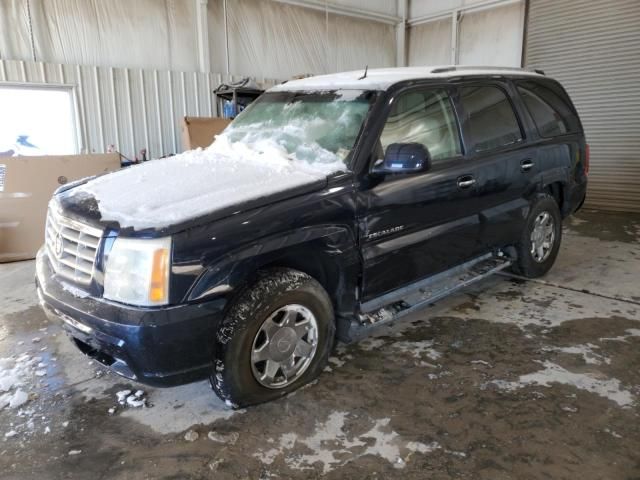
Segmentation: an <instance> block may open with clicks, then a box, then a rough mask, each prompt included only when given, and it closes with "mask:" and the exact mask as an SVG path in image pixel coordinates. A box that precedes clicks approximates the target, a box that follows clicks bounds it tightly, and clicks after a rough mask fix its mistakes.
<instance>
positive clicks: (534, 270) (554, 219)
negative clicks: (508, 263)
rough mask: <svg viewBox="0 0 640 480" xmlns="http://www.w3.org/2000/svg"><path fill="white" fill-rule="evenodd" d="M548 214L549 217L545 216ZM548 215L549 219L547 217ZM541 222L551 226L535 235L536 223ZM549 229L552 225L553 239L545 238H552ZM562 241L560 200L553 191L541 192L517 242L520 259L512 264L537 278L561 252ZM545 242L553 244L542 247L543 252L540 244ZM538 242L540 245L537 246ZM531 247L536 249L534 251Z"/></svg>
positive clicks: (529, 275)
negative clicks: (553, 195)
mask: <svg viewBox="0 0 640 480" xmlns="http://www.w3.org/2000/svg"><path fill="white" fill-rule="evenodd" d="M545 215H547V216H548V217H545ZM545 218H546V219H547V220H546V221H545ZM541 223H542V224H543V225H548V228H547V229H544V228H543V229H541V230H538V234H537V235H535V237H534V230H536V225H538V224H541ZM549 229H552V230H551V231H552V232H553V238H552V240H551V242H548V241H547V242H545V241H544V240H545V239H546V240H548V239H549V236H548V231H549ZM540 234H542V235H540ZM534 240H535V241H534ZM561 241H562V215H561V214H560V209H559V208H558V204H557V202H556V200H555V199H554V198H553V197H552V196H551V195H548V194H544V193H542V194H538V195H537V196H536V198H535V200H534V201H533V203H532V205H531V210H530V211H529V215H528V217H527V221H526V223H525V228H524V229H523V231H522V235H521V237H520V241H519V242H518V244H517V245H516V249H517V252H518V259H517V261H516V262H515V263H514V265H513V271H514V272H515V273H517V274H518V275H522V276H523V277H527V278H537V277H541V276H542V275H544V274H546V273H547V272H548V271H549V270H550V269H551V267H552V266H553V264H554V262H555V260H556V257H557V256H558V250H559V249H560V242H561ZM545 243H551V245H550V247H549V248H548V249H544V248H543V251H542V253H541V250H540V247H541V244H542V245H544V244H545ZM535 246H537V247H538V248H535ZM532 250H535V253H534V252H533V251H532Z"/></svg>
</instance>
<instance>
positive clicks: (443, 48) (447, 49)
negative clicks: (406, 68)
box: [408, 19, 451, 66]
mask: <svg viewBox="0 0 640 480" xmlns="http://www.w3.org/2000/svg"><path fill="white" fill-rule="evenodd" d="M408 37H409V42H408V45H409V47H408V50H409V51H408V56H409V65H410V66H421V65H448V64H450V63H451V20H450V19H445V20H438V21H435V22H428V23H423V24H421V25H416V26H414V27H411V28H409V30H408Z"/></svg>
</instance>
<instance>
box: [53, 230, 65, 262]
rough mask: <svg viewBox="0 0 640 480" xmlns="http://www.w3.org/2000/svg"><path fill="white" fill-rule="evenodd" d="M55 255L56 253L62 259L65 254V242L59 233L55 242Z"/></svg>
mask: <svg viewBox="0 0 640 480" xmlns="http://www.w3.org/2000/svg"><path fill="white" fill-rule="evenodd" d="M53 253H55V254H56V257H58V258H61V257H62V254H63V253H64V240H62V234H61V233H58V234H57V235H56V238H55V240H54V241H53Z"/></svg>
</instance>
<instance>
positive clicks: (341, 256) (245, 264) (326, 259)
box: [184, 225, 360, 305]
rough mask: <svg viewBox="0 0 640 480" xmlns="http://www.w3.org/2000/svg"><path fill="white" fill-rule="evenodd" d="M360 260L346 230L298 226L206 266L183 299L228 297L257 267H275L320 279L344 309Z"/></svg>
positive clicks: (331, 227)
mask: <svg viewBox="0 0 640 480" xmlns="http://www.w3.org/2000/svg"><path fill="white" fill-rule="evenodd" d="M359 262H360V257H359V255H358V250H357V245H356V239H355V235H354V233H353V231H352V230H351V229H350V228H348V227H347V226H336V225H320V226H313V227H305V228H300V229H296V230H292V231H289V232H284V233H279V234H274V235H270V236H267V237H264V238H261V239H259V240H254V241H251V242H249V243H247V244H245V245H242V246H240V247H238V248H235V249H233V250H231V251H229V252H227V253H226V254H224V255H223V256H222V257H220V258H218V259H215V260H214V261H212V262H211V263H210V264H209V265H207V266H206V267H205V269H204V270H203V272H202V273H201V274H200V276H199V277H198V278H197V280H196V281H195V282H194V284H193V286H192V288H190V289H189V290H188V292H187V294H186V296H185V299H184V300H185V301H186V302H194V301H203V300H207V299H210V298H213V297H215V296H217V295H220V294H229V293H230V292H233V291H235V290H237V289H238V288H239V287H241V286H242V285H245V284H246V283H247V282H249V281H250V280H251V278H252V277H253V275H254V274H255V273H256V272H257V271H258V270H259V269H261V268H264V267H267V266H276V265H277V266H288V267H292V268H297V269H299V270H301V271H304V272H306V273H308V274H310V275H312V276H314V277H319V276H322V277H324V278H316V279H317V280H318V281H319V282H320V283H322V284H323V286H324V287H325V288H326V289H327V291H328V292H329V294H330V296H332V297H333V299H334V303H335V304H337V305H342V304H343V303H344V299H343V298H342V297H343V296H345V292H350V293H351V295H353V296H355V293H354V292H355V285H356V282H357V275H358V273H357V272H358V265H359ZM351 287H353V288H351Z"/></svg>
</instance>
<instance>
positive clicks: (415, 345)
mask: <svg viewBox="0 0 640 480" xmlns="http://www.w3.org/2000/svg"><path fill="white" fill-rule="evenodd" d="M391 346H392V347H393V348H394V349H395V350H399V351H400V352H403V353H408V354H410V355H411V356H413V357H414V358H419V359H422V358H423V357H424V356H426V357H428V358H430V359H431V360H438V359H439V358H440V357H441V356H442V354H441V353H440V352H438V351H437V350H435V349H433V348H432V347H433V341H431V340H423V341H421V342H411V341H402V342H394V343H392V344H391Z"/></svg>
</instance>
